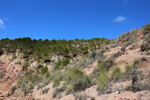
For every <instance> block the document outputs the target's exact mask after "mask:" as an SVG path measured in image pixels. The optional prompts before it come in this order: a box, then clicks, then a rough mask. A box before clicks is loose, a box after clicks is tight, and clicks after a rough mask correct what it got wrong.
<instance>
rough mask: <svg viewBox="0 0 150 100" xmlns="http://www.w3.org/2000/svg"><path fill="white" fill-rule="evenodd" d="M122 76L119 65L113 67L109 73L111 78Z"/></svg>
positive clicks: (116, 78) (115, 78)
mask: <svg viewBox="0 0 150 100" xmlns="http://www.w3.org/2000/svg"><path fill="white" fill-rule="evenodd" d="M121 76H122V73H121V70H120V68H119V67H115V68H114V69H113V71H112V74H111V79H113V80H115V81H116V80H118V79H119V78H120V77H121Z"/></svg>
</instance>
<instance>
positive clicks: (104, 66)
mask: <svg viewBox="0 0 150 100" xmlns="http://www.w3.org/2000/svg"><path fill="white" fill-rule="evenodd" d="M113 65H114V60H113V58H108V59H107V60H105V61H103V62H101V63H99V64H98V66H97V67H98V71H100V72H101V71H107V70H109V69H110V68H111V67H112V66H113Z"/></svg>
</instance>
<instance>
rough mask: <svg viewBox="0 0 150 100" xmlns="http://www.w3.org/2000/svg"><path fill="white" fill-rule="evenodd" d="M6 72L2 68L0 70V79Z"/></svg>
mask: <svg viewBox="0 0 150 100" xmlns="http://www.w3.org/2000/svg"><path fill="white" fill-rule="evenodd" d="M5 73H6V70H5V69H3V70H2V71H1V72H0V79H1V78H3V77H4V74H5Z"/></svg>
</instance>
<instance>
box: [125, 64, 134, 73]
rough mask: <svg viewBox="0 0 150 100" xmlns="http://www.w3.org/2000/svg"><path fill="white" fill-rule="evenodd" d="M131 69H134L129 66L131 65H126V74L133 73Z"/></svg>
mask: <svg viewBox="0 0 150 100" xmlns="http://www.w3.org/2000/svg"><path fill="white" fill-rule="evenodd" d="M131 69H132V66H131V65H129V64H126V65H125V70H126V72H129V71H131Z"/></svg>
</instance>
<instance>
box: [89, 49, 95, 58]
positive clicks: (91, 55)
mask: <svg viewBox="0 0 150 100" xmlns="http://www.w3.org/2000/svg"><path fill="white" fill-rule="evenodd" d="M95 57H96V51H95V50H94V51H92V53H91V54H90V55H89V58H93V59H94V58H95Z"/></svg>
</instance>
